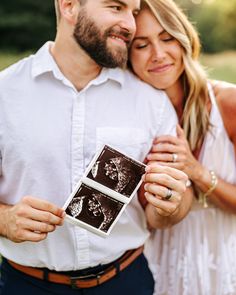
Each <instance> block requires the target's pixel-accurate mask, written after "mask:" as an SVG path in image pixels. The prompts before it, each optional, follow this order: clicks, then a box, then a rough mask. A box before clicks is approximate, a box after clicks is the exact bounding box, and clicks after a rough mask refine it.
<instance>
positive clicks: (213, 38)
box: [176, 0, 236, 53]
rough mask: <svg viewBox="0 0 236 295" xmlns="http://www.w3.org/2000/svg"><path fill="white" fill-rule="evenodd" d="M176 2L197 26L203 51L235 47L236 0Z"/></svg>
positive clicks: (183, 0) (187, 0) (180, 0)
mask: <svg viewBox="0 0 236 295" xmlns="http://www.w3.org/2000/svg"><path fill="white" fill-rule="evenodd" d="M176 2H177V3H178V4H180V6H181V7H182V9H183V10H184V12H185V13H186V14H187V15H188V16H189V18H190V20H191V21H192V23H193V24H194V25H195V27H196V28H197V30H198V32H199V35H200V38H201V42H202V47H203V51H205V52H209V53H210V52H219V51H223V50H235V49H236V38H235V37H236V0H225V1H222V0H192V1H190V0H176ZM194 3H195V4H194Z"/></svg>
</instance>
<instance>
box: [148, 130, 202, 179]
mask: <svg viewBox="0 0 236 295" xmlns="http://www.w3.org/2000/svg"><path fill="white" fill-rule="evenodd" d="M176 132H177V137H175V136H171V135H164V136H160V137H158V138H156V139H155V141H154V143H153V146H152V149H151V152H150V153H149V154H148V156H147V159H148V160H149V161H151V162H152V161H157V163H158V164H160V165H164V166H169V167H173V168H176V169H179V170H181V171H184V172H185V173H186V174H187V175H188V177H189V178H190V179H194V174H195V173H199V171H200V169H201V165H200V163H199V162H198V161H197V160H196V158H195V157H194V156H193V154H192V152H191V150H190V147H189V144H188V141H187V139H186V137H185V134H184V131H183V129H182V128H181V127H180V126H179V125H177V128H176Z"/></svg>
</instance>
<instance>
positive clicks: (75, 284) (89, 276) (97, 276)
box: [70, 271, 105, 289]
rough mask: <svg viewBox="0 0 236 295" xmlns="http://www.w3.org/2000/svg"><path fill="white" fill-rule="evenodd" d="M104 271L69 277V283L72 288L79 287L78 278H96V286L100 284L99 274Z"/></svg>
mask: <svg viewBox="0 0 236 295" xmlns="http://www.w3.org/2000/svg"><path fill="white" fill-rule="evenodd" d="M104 273H105V271H100V272H99V273H97V274H89V275H85V276H77V277H70V284H71V288H72V289H81V287H79V286H78V285H77V281H78V280H80V281H83V280H84V281H86V280H89V279H96V280H97V286H98V285H100V281H99V280H100V278H101V275H102V274H104Z"/></svg>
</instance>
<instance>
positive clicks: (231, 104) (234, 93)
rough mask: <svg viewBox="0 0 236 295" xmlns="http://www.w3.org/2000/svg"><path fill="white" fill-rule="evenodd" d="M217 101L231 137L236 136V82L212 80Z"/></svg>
mask: <svg viewBox="0 0 236 295" xmlns="http://www.w3.org/2000/svg"><path fill="white" fill-rule="evenodd" d="M211 84H212V87H213V91H214V94H215V97H216V102H217V104H218V107H219V109H220V112H221V116H222V118H223V121H224V125H225V127H226V129H227V131H228V134H229V136H230V138H231V139H232V138H236V120H235V113H236V84H233V83H229V82H225V81H211Z"/></svg>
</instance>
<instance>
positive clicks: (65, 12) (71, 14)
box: [58, 0, 80, 25]
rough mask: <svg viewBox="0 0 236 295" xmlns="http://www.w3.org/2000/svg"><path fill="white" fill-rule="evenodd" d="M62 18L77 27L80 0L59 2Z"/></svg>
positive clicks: (59, 0)
mask: <svg viewBox="0 0 236 295" xmlns="http://www.w3.org/2000/svg"><path fill="white" fill-rule="evenodd" d="M58 5H59V10H60V14H61V18H64V19H65V20H66V21H67V22H69V23H70V24H72V25H75V24H76V22H77V17H78V12H79V7H80V2H79V1H78V0H58Z"/></svg>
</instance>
